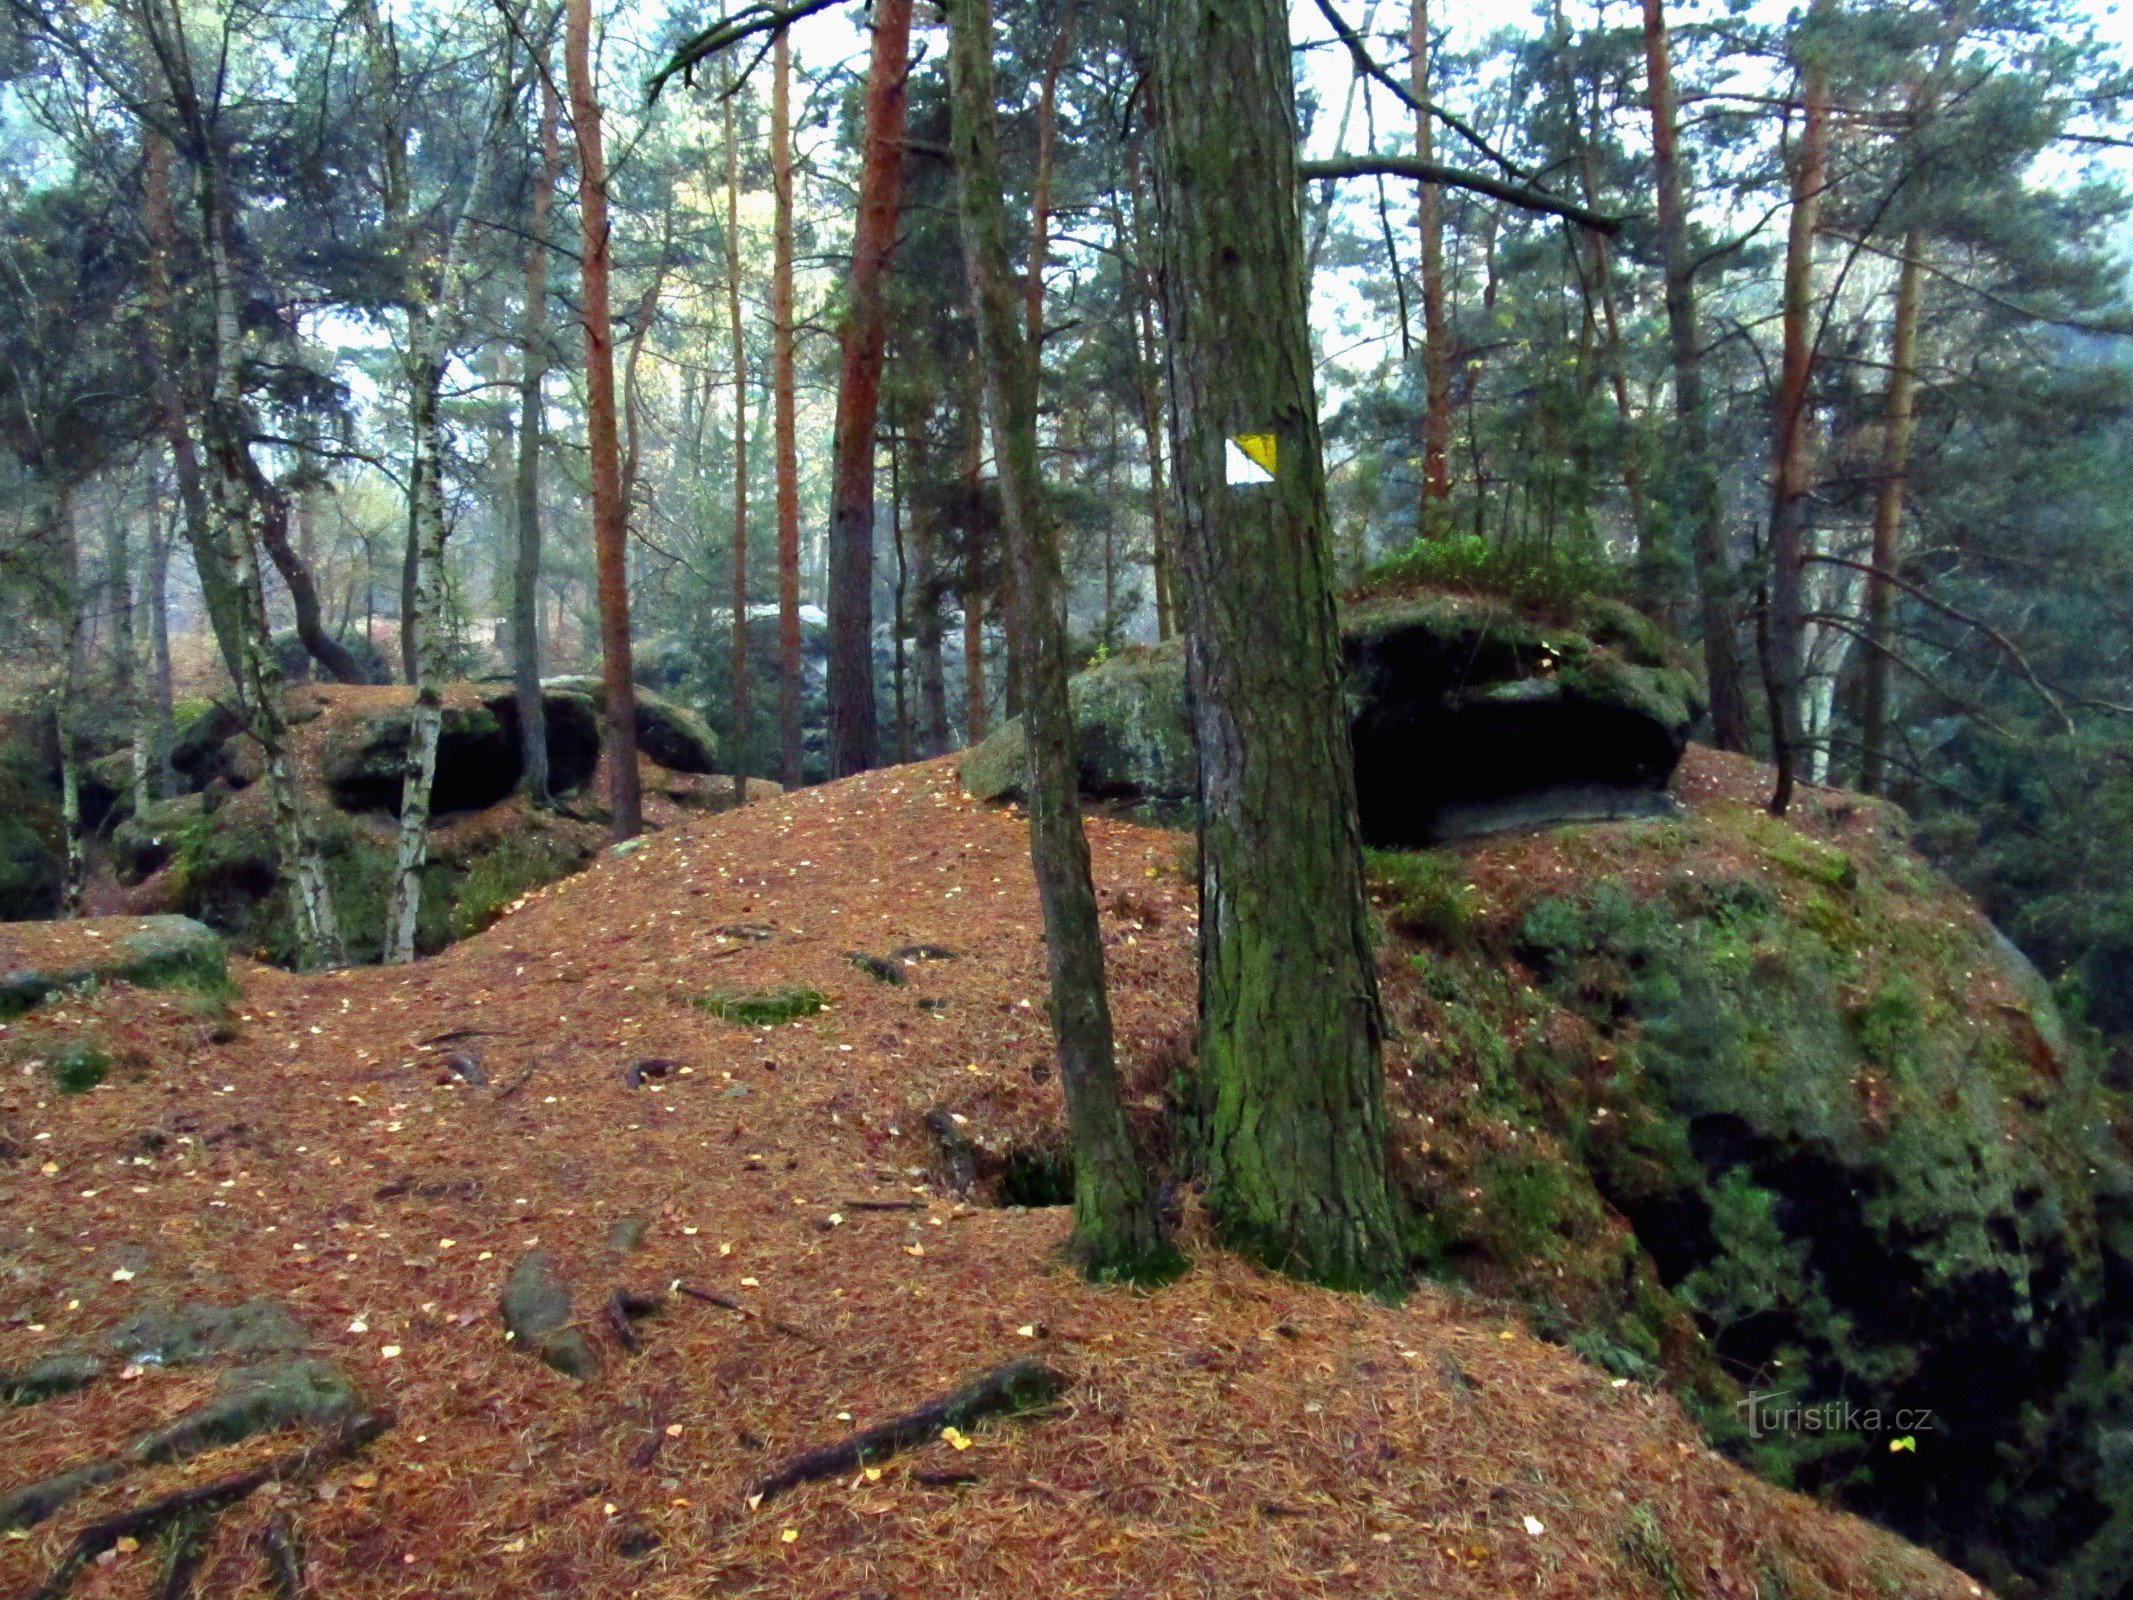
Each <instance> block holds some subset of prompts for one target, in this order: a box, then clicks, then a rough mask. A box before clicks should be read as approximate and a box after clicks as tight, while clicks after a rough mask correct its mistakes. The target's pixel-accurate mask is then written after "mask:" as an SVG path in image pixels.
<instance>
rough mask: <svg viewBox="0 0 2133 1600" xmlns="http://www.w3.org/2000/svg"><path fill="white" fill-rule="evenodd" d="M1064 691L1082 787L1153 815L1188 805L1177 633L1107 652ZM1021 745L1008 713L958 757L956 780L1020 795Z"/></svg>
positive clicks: (1189, 772)
mask: <svg viewBox="0 0 2133 1600" xmlns="http://www.w3.org/2000/svg"><path fill="white" fill-rule="evenodd" d="M1067 693H1068V697H1069V699H1070V700H1071V701H1072V704H1073V708H1074V736H1075V741H1076V748H1077V754H1078V756H1079V760H1080V766H1081V788H1082V792H1083V793H1084V794H1086V795H1088V796H1089V797H1091V798H1092V799H1102V800H1111V801H1118V802H1123V803H1126V804H1129V805H1135V806H1139V807H1142V808H1143V809H1145V810H1147V811H1149V812H1151V813H1154V814H1157V815H1159V816H1161V815H1172V816H1176V815H1182V814H1184V813H1186V812H1189V810H1190V808H1191V806H1192V805H1193V802H1194V794H1195V784H1196V782H1197V774H1198V767H1197V764H1196V761H1195V757H1194V755H1193V747H1192V725H1191V723H1190V722H1189V721H1187V719H1186V715H1185V651H1184V646H1183V643H1182V642H1181V641H1179V640H1172V641H1171V642H1170V643H1168V644H1164V645H1159V646H1157V647H1156V648H1155V649H1152V650H1147V649H1139V648H1136V649H1131V650H1126V651H1123V652H1121V653H1120V654H1118V655H1115V656H1112V657H1111V658H1110V659H1109V660H1107V661H1104V662H1101V663H1100V664H1098V665H1096V666H1094V667H1091V668H1090V669H1089V670H1088V671H1086V672H1082V673H1077V674H1075V676H1074V678H1073V680H1072V682H1071V683H1069V684H1068V686H1067ZM1028 752H1029V745H1028V741H1027V739H1026V738H1025V736H1024V734H1023V730H1022V719H1021V718H1020V717H1016V718H1013V719H1011V720H1009V721H1008V722H1006V723H1004V724H1002V725H1001V727H1000V729H999V731H998V732H997V733H995V734H994V735H993V736H992V737H991V738H989V739H987V740H986V741H985V742H984V743H983V744H981V745H979V746H978V747H977V749H975V750H973V751H971V752H970V754H969V755H967V756H965V757H964V758H963V766H962V778H963V787H964V788H966V789H968V790H969V791H970V792H971V793H972V794H973V795H976V796H977V797H978V798H979V799H980V800H1020V799H1022V798H1023V797H1024V795H1023V787H1024V784H1025V782H1026V777H1025V764H1026V762H1027V760H1028Z"/></svg>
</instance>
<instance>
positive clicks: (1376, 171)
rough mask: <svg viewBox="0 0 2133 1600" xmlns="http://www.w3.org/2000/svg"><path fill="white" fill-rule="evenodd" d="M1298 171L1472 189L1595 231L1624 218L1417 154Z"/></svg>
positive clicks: (1345, 160) (1617, 228) (1350, 159)
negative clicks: (1444, 164)
mask: <svg viewBox="0 0 2133 1600" xmlns="http://www.w3.org/2000/svg"><path fill="white" fill-rule="evenodd" d="M1298 171H1299V172H1300V173H1301V175H1302V176H1303V177H1304V178H1305V179H1306V180H1307V181H1323V180H1331V179H1336V178H1413V179H1416V180H1417V181H1419V182H1422V183H1441V184H1443V185H1444V186H1445V187H1446V188H1447V189H1471V190H1473V191H1474V192H1475V193H1476V194H1485V195H1488V196H1490V197H1491V198H1493V199H1497V200H1501V201H1503V202H1505V203H1506V204H1507V205H1514V206H1517V207H1519V208H1520V209H1521V210H1525V211H1544V212H1546V213H1547V214H1548V215H1550V216H1553V217H1562V218H1564V219H1566V220H1568V221H1570V222H1575V223H1577V224H1578V225H1579V226H1581V227H1586V228H1590V229H1592V230H1593V231H1594V232H1595V233H1605V234H1615V233H1619V232H1621V231H1622V219H1621V218H1620V217H1608V216H1602V215H1601V214H1600V213H1599V212H1597V211H1593V210H1590V209H1588V208H1587V207H1585V206H1581V205H1579V204H1578V203H1577V202H1576V201H1574V200H1563V199H1559V198H1557V197H1556V196H1555V195H1552V194H1549V193H1548V192H1546V191H1545V190H1542V189H1531V188H1528V187H1526V186H1525V185H1524V184H1517V183H1505V182H1503V181H1502V180H1501V179H1498V178H1491V177H1489V176H1487V175H1486V174H1484V173H1479V172H1467V171H1464V170H1463V169H1461V168H1458V167H1447V166H1442V165H1439V164H1438V163H1437V162H1434V161H1421V160H1417V159H1416V158H1415V157H1413V156H1375V155H1373V156H1338V157H1335V158H1334V159H1333V160H1330V161H1306V162H1303V163H1301V165H1300V166H1299V168H1298Z"/></svg>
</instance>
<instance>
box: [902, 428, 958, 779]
mask: <svg viewBox="0 0 2133 1600" xmlns="http://www.w3.org/2000/svg"><path fill="white" fill-rule="evenodd" d="M928 459H929V457H928V451H927V445H926V429H925V422H924V420H923V419H922V420H921V421H920V423H919V426H918V427H916V428H915V429H913V430H912V435H911V467H910V473H911V477H912V479H913V481H914V482H916V483H917V484H918V485H919V490H918V492H917V493H916V494H915V495H914V496H913V497H912V503H911V564H912V567H913V569H914V572H913V578H914V587H915V588H916V590H917V615H916V616H914V617H913V618H912V623H911V637H912V651H913V653H914V654H915V655H916V656H917V657H918V669H917V670H918V748H919V754H920V755H921V756H922V757H927V758H930V757H933V756H938V755H945V754H946V753H947V751H948V749H949V745H950V739H951V735H950V734H949V731H948V685H947V673H946V671H945V669H944V666H943V663H942V660H941V596H942V584H941V571H940V528H939V513H938V512H937V511H936V510H935V509H934V507H933V505H932V504H931V503H930V501H929V499H928V497H927V493H926V490H927V488H928V486H930V485H931V483H932V481H933V479H932V475H931V472H930V470H929V467H928Z"/></svg>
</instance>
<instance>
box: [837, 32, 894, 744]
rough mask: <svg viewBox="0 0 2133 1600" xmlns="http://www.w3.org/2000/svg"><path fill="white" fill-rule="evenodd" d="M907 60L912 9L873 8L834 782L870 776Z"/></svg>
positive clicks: (841, 546) (855, 269)
mask: <svg viewBox="0 0 2133 1600" xmlns="http://www.w3.org/2000/svg"><path fill="white" fill-rule="evenodd" d="M910 51H911V0H874V53H873V60H872V63H871V65H870V66H869V67H868V69H867V105H866V134H865V138H866V147H865V164H864V166H863V167H862V168H861V171H860V178H859V223H858V227H857V229H856V230H855V232H854V235H853V239H852V282H851V291H850V309H849V310H848V311H847V312H846V314H845V323H844V363H843V371H842V373H841V374H840V375H839V378H838V382H837V433H836V443H835V450H834V460H833V470H832V477H831V483H830V531H829V635H830V641H829V768H830V776H831V777H833V778H844V777H849V776H850V775H851V774H853V773H855V772H864V771H866V770H867V769H868V768H869V767H871V766H873V765H874V763H875V759H876V749H875V747H876V744H877V741H878V739H879V730H878V728H877V715H876V712H875V707H874V424H875V420H876V417H877V415H878V414H879V412H880V409H881V369H882V361H883V357H884V354H885V352H886V349H887V340H888V323H887V306H886V300H885V294H884V291H885V290H886V288H887V279H888V274H889V257H890V256H891V254H892V253H893V252H894V251H895V248H896V229H897V221H898V218H899V216H900V215H901V214H902V207H903V170H904V166H903V164H904V109H905V93H904V90H905V84H904V78H905V74H906V70H907V68H908V65H909V58H910Z"/></svg>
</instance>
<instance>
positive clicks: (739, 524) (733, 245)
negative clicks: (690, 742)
mask: <svg viewBox="0 0 2133 1600" xmlns="http://www.w3.org/2000/svg"><path fill="white" fill-rule="evenodd" d="M729 66H730V58H729ZM739 89H740V84H739V82H738V80H736V81H734V82H733V83H731V84H729V85H728V86H727V90H726V316H727V320H728V321H730V322H731V323H732V325H733V751H732V755H731V757H730V759H731V760H732V762H733V803H734V804H735V805H743V804H745V803H746V802H747V799H748V337H747V328H746V327H745V326H744V325H743V324H742V322H741V146H740V136H739V133H738V132H737V131H736V129H735V126H734V116H733V102H734V100H735V99H736V98H737V97H738V91H739Z"/></svg>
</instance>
